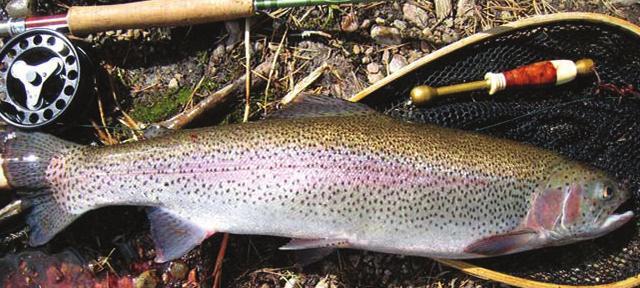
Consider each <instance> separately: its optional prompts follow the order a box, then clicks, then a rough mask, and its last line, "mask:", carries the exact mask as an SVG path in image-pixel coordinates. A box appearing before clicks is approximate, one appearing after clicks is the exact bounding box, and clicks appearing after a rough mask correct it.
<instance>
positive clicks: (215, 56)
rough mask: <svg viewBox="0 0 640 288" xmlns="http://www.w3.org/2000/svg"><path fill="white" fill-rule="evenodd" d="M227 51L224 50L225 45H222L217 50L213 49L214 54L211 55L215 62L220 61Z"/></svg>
mask: <svg viewBox="0 0 640 288" xmlns="http://www.w3.org/2000/svg"><path fill="white" fill-rule="evenodd" d="M226 52H227V50H226V49H225V48H224V45H222V44H220V45H218V47H216V49H213V53H211V58H213V59H214V60H220V59H222V57H224V55H225V53H226Z"/></svg>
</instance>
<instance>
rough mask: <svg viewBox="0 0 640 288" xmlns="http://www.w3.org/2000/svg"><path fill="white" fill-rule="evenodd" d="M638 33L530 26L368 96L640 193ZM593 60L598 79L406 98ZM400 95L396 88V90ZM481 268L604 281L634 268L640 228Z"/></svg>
mask: <svg viewBox="0 0 640 288" xmlns="http://www.w3.org/2000/svg"><path fill="white" fill-rule="evenodd" d="M639 38H640V37H638V35H635V34H632V33H630V32H627V31H625V30H622V29H620V28H617V27H612V26H608V25H604V24H596V23H589V22H586V21H567V22H560V23H555V24H549V25H545V26H536V27H528V28H524V29H521V30H518V31H514V32H510V33H507V34H505V35H501V36H497V37H495V38H493V39H489V40H486V41H483V42H482V43H479V44H474V45H469V46H467V47H465V48H463V49H460V50H457V51H456V52H454V53H452V54H449V55H447V56H444V57H441V58H439V59H437V60H436V61H434V62H431V63H430V64H427V65H425V66H423V67H421V68H420V69H417V70H415V71H414V72H412V73H410V74H409V75H407V76H404V77H403V78H401V79H399V80H397V81H394V82H392V83H390V84H388V85H386V86H385V87H383V88H382V89H379V90H378V91H376V92H374V93H373V94H372V95H370V96H369V97H368V98H367V99H365V101H364V102H366V103H368V104H371V105H373V106H374V107H377V108H379V109H380V110H382V111H385V112H386V113H387V114H389V115H392V116H394V117H398V118H402V119H404V120H409V121H414V122H427V123H435V124H438V125H442V126H447V127H454V128H461V129H466V130H475V131H479V132H481V133H486V134H490V135H494V136H498V137H505V138H510V139H514V140H518V141H522V142H527V143H532V144H534V145H537V146H540V147H544V148H547V149H550V150H553V151H556V152H558V153H561V154H564V155H566V156H568V157H570V158H573V159H576V160H580V161H584V162H587V163H590V164H591V165H593V166H596V167H599V168H601V169H603V170H606V171H608V172H609V173H611V174H612V175H614V176H616V177H617V178H619V179H620V180H621V181H629V182H630V183H631V185H630V186H631V189H632V191H634V194H635V196H636V197H635V199H634V200H632V202H633V203H632V204H633V205H634V209H635V212H636V214H640V213H638V212H640V209H638V207H639V206H638V205H637V204H638V199H639V198H638V197H637V196H638V194H639V193H640V192H639V191H640V117H639V116H640V98H639V97H638V95H637V94H636V93H635V88H634V87H638V86H639V84H640V83H639V81H640V41H639V40H640V39H639ZM580 58H591V59H593V60H594V61H595V62H596V65H597V75H598V76H599V79H598V78H597V77H592V78H588V79H580V80H578V81H575V82H573V83H570V84H567V85H565V86H560V87H552V88H544V89H536V90H521V91H515V92H513V91H512V92H506V93H499V95H494V96H487V94H486V92H482V93H480V92H476V93H470V94H467V95H458V96H455V97H448V98H446V99H442V100H439V101H437V102H433V103H431V104H430V105H429V106H428V107H415V106H413V105H410V104H408V103H407V102H408V100H409V98H408V95H409V91H410V90H411V89H412V88H413V87H415V86H416V85H421V84H425V85H430V86H441V85H447V84H457V83H462V82H468V81H474V80H479V79H482V78H483V76H484V74H485V73H486V72H499V71H505V70H509V69H512V68H515V67H517V66H520V65H524V64H529V63H532V62H535V61H540V60H552V59H572V60H577V59H580ZM398 91H400V92H399V93H398ZM474 263H475V264H478V265H480V266H483V267H487V268H490V269H494V270H497V271H501V272H506V273H509V274H512V275H517V276H521V277H525V278H529V279H534V280H538V281H545V282H553V283H557V284H582V285H584V284H602V283H611V282H615V281H620V280H624V279H626V278H628V277H632V276H635V275H637V274H640V232H639V230H638V227H637V224H636V225H627V226H626V227H623V228H622V229H620V230H618V231H615V232H613V233H611V234H609V235H607V236H605V237H602V238H600V239H597V240H593V241H586V242H582V243H578V244H573V245H568V246H563V247H556V248H547V249H543V250H537V251H531V252H527V253H521V254H517V255H511V256H503V257H499V258H492V259H484V260H479V261H474Z"/></svg>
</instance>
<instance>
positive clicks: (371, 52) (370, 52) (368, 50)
mask: <svg viewBox="0 0 640 288" xmlns="http://www.w3.org/2000/svg"><path fill="white" fill-rule="evenodd" d="M371 54H373V47H369V48H367V50H364V55H367V56H371Z"/></svg>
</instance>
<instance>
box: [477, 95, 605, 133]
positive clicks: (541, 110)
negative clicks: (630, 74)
mask: <svg viewBox="0 0 640 288" xmlns="http://www.w3.org/2000/svg"><path fill="white" fill-rule="evenodd" d="M595 98H596V97H587V98H580V99H576V100H572V101H567V102H565V103H559V104H556V105H553V106H551V107H547V108H543V109H539V110H535V111H532V112H529V113H527V114H524V115H520V116H518V117H514V118H511V119H509V120H505V121H502V122H498V123H494V124H491V125H489V126H485V127H482V128H478V129H476V131H484V130H487V129H491V128H494V127H498V126H501V125H504V124H507V123H510V122H513V121H516V120H519V119H522V118H526V117H529V116H533V115H536V114H539V113H542V112H546V111H549V110H551V109H555V108H558V107H564V106H568V105H571V104H575V103H579V102H586V101H588V100H593V99H595ZM611 98H613V97H606V98H604V99H611Z"/></svg>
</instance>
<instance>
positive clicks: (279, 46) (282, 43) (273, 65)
mask: <svg viewBox="0 0 640 288" xmlns="http://www.w3.org/2000/svg"><path fill="white" fill-rule="evenodd" d="M288 32H289V28H287V29H286V30H284V34H283V35H282V39H280V44H279V45H278V49H276V55H275V56H274V57H273V63H271V69H269V76H268V77H267V79H268V80H267V87H266V88H265V89H264V106H265V107H266V106H267V101H268V99H269V86H270V85H271V78H272V77H273V71H274V70H275V68H276V64H277V61H278V57H279V56H280V51H282V46H283V45H284V40H285V39H286V38H287V33H288Z"/></svg>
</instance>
